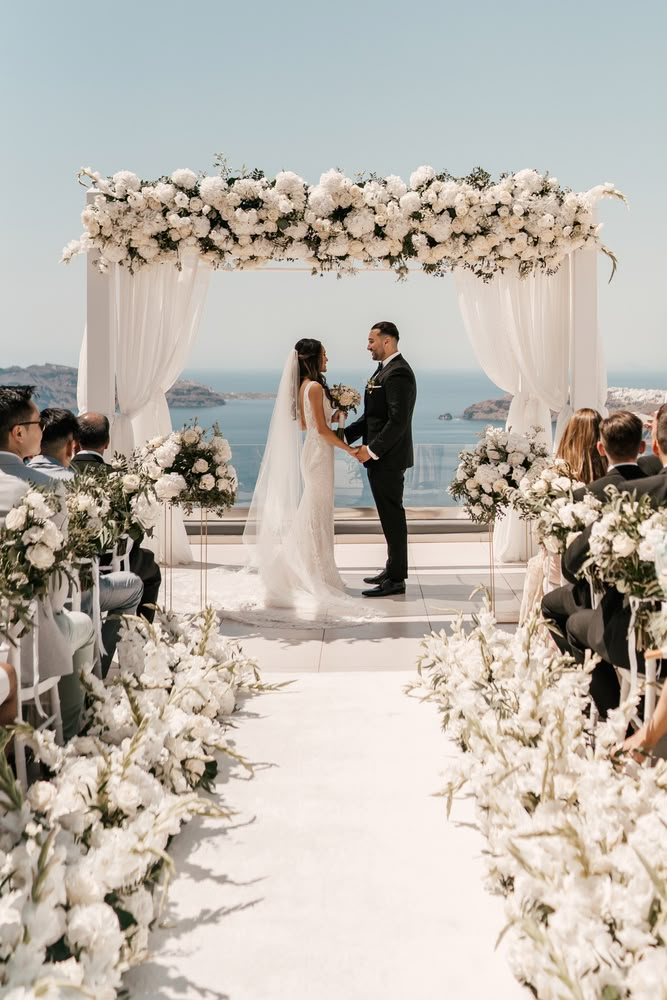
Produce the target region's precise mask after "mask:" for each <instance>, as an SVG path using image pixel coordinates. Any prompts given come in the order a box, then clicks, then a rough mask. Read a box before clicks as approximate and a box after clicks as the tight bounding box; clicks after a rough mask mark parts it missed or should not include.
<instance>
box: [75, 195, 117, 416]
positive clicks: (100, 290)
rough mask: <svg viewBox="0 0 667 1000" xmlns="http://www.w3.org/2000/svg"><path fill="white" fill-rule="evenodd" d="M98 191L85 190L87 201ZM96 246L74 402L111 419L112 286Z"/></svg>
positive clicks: (90, 256) (89, 267)
mask: <svg viewBox="0 0 667 1000" xmlns="http://www.w3.org/2000/svg"><path fill="white" fill-rule="evenodd" d="M97 193H98V192H97V191H95V190H94V189H93V190H91V191H88V193H87V195H86V203H87V204H91V202H93V201H94V199H95V196H96V195H97ZM98 256H99V253H98V251H97V250H89V251H88V253H87V254H86V329H85V331H84V334H83V343H82V344H81V352H80V355H79V378H78V384H77V403H78V407H79V413H86V412H96V413H104V414H105V415H106V416H107V417H108V418H109V420H110V421H113V417H114V413H115V411H116V351H115V342H114V338H113V337H112V334H111V287H112V282H111V278H110V276H109V275H108V274H101V273H100V271H99V270H98V268H97V266H96V263H95V262H96V260H97V258H98Z"/></svg>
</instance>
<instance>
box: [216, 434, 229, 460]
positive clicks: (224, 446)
mask: <svg viewBox="0 0 667 1000" xmlns="http://www.w3.org/2000/svg"><path fill="white" fill-rule="evenodd" d="M211 447H212V448H213V451H214V452H215V456H216V459H217V461H218V462H228V461H229V460H230V458H231V457H232V449H231V447H230V445H229V441H227V440H226V438H223V437H218V436H216V437H214V438H212V439H211Z"/></svg>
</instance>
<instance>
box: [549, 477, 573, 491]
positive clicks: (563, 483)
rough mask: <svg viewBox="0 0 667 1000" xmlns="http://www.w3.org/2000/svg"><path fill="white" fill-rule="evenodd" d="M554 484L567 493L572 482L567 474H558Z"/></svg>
mask: <svg viewBox="0 0 667 1000" xmlns="http://www.w3.org/2000/svg"><path fill="white" fill-rule="evenodd" d="M553 485H554V487H555V488H556V489H557V490H563V492H564V493H565V492H567V491H568V490H569V488H570V486H571V485H572V482H571V480H570V479H569V478H568V477H567V476H557V477H556V479H554V481H553Z"/></svg>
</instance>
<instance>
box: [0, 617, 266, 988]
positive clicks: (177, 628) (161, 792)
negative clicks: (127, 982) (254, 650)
mask: <svg viewBox="0 0 667 1000" xmlns="http://www.w3.org/2000/svg"><path fill="white" fill-rule="evenodd" d="M121 648H122V654H123V659H124V661H125V662H124V666H123V667H122V668H121V670H120V675H119V676H118V678H117V679H116V680H115V681H111V682H110V681H109V680H107V683H106V685H104V684H102V682H101V681H99V680H98V679H97V678H96V677H94V676H93V675H92V674H87V675H86V676H85V677H84V678H83V682H84V686H85V688H86V691H87V715H86V724H85V729H84V734H83V735H81V736H79V737H76V738H75V739H73V740H71V741H70V742H69V743H68V744H67V746H66V747H65V748H61V747H58V746H56V745H55V742H54V740H53V736H52V734H51V733H49V732H48V731H47V732H44V733H41V734H40V733H30V734H28V736H27V739H28V742H29V744H30V745H31V746H32V748H33V750H34V752H35V755H36V758H37V759H38V760H40V761H41V762H42V763H43V766H44V767H46V768H48V770H49V771H50V774H51V776H50V777H49V778H48V779H46V780H41V781H36V782H35V783H34V784H32V785H31V786H30V788H29V790H28V793H27V796H26V797H24V796H23V793H22V792H21V789H20V788H19V787H18V785H17V784H16V782H15V781H14V778H13V775H12V773H11V771H10V769H9V767H8V765H7V762H6V759H5V757H4V755H3V754H1V753H0V872H1V875H2V877H1V879H0V985H1V987H2V990H1V992H2V994H3V996H5V997H7V998H8V1000H10V998H11V1000H26V998H27V997H33V996H44V997H49V996H53V997H54V998H55V997H62V996H65V995H67V996H69V995H72V996H75V995H84V996H91V997H92V996H94V997H95V998H96V1000H112V998H114V997H115V996H116V995H117V993H118V991H119V990H120V989H121V976H122V973H123V972H124V971H125V970H126V969H127V968H129V967H130V966H131V965H134V964H136V963H138V962H140V961H142V960H143V959H144V958H145V957H146V952H147V944H148V931H149V927H150V925H151V923H152V921H153V920H154V919H155V918H156V916H157V915H158V914H159V911H160V908H161V906H162V904H163V902H164V892H165V890H166V886H167V882H168V879H169V874H170V869H171V867H172V862H171V861H170V859H169V856H168V855H167V853H166V848H167V846H168V843H169V840H170V838H171V837H173V836H174V835H175V834H176V833H178V831H179V829H180V827H181V826H182V824H183V823H185V822H187V821H188V820H189V819H191V818H192V817H193V816H195V815H219V816H224V815H226V813H225V811H224V810H223V809H221V808H220V807H219V806H217V805H215V804H214V802H213V801H211V800H210V799H206V798H203V797H202V796H201V794H200V793H199V792H198V789H211V788H212V786H213V781H214V778H215V774H216V754H219V753H222V754H225V755H227V756H230V757H232V758H233V759H234V760H236V761H237V762H239V763H240V764H241V765H242V766H246V767H247V765H245V763H244V762H243V761H241V759H240V758H239V757H238V756H237V755H236V754H235V753H234V752H233V751H232V750H231V749H230V747H229V746H228V744H227V741H226V737H225V719H226V718H228V717H229V715H230V714H231V712H232V711H233V710H234V707H235V704H236V701H237V698H238V697H239V694H240V693H241V692H243V691H246V692H248V691H252V690H255V689H257V688H259V686H260V685H259V677H258V673H257V669H256V666H255V664H254V663H253V662H252V661H251V660H248V659H246V658H245V657H244V656H243V654H242V652H241V650H240V648H239V647H238V645H237V644H236V643H235V642H231V641H229V640H227V639H225V638H224V637H223V636H221V635H220V634H219V632H218V630H217V620H216V616H215V614H214V612H213V611H212V609H210V608H209V609H207V610H206V611H205V612H204V613H202V614H201V615H199V616H196V617H194V618H192V619H178V618H176V617H173V616H170V617H167V616H164V615H162V616H158V618H157V619H156V622H155V624H154V625H152V626H151V625H148V624H147V623H146V622H145V621H143V620H142V619H127V620H126V622H125V626H124V631H123V635H122V639H121ZM0 733H1V734H2V736H1V738H0V742H1V743H2V745H4V744H6V742H7V740H8V738H9V733H8V732H7V731H4V730H0Z"/></svg>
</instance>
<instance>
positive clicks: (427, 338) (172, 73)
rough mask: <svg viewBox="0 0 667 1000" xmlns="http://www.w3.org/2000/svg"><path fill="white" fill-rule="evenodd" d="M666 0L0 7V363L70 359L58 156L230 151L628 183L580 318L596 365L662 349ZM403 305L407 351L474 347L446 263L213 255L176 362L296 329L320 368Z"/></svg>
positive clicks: (422, 362)
mask: <svg viewBox="0 0 667 1000" xmlns="http://www.w3.org/2000/svg"><path fill="white" fill-rule="evenodd" d="M666 10H667V8H666V7H665V5H664V3H659V2H653V0H648V2H637V3H635V4H629V3H627V2H624V3H620V2H616V0H605V2H600V0H578V2H574V0H561V2H559V3H558V4H537V3H535V2H534V0H531V2H526V0H515V2H504V3H499V2H497V0H496V2H489V0H477V2H475V3H470V4H461V3H459V2H457V3H453V2H450V0H440V2H437V0H422V2H421V3H419V4H406V3H395V2H393V0H392V2H387V0H385V2H382V3H379V2H372V3H363V2H356V3H354V2H349V0H339V2H337V3H335V4H333V3H330V4H315V3H312V2H310V3H306V2H302V0H298V2H285V3H282V4H279V3H275V2H271V3H269V2H264V0H259V2H254V3H252V2H247V3H236V4H231V3H224V2H222V0H200V2H196V3H192V4H185V3H183V2H180V3H176V2H173V0H161V2H160V3H157V2H155V0H134V2H133V3H127V2H124V0H116V2H115V3H113V4H110V5H95V6H93V5H84V4H81V3H79V2H76V3H75V2H72V0H60V2H58V3H53V2H52V0H39V2H30V0H26V2H25V3H22V4H17V3H14V4H11V5H10V4H6V5H3V16H2V20H3V24H2V29H3V30H2V40H1V41H0V46H1V49H0V54H1V58H0V73H1V74H2V93H3V112H2V132H3V140H4V141H3V154H2V158H1V159H0V174H1V175H2V182H3V183H2V187H3V191H4V198H3V202H4V204H3V240H2V249H1V251H0V253H1V254H2V264H1V266H2V275H3V279H4V280H3V294H2V298H1V300H0V301H1V303H2V313H3V315H2V327H3V334H2V348H3V350H2V355H1V359H0V365H5V364H28V363H35V362H42V361H53V362H61V363H76V360H77V357H78V350H79V343H80V339H81V334H82V330H83V323H84V292H85V284H84V278H85V267H84V262H83V260H78V261H75V262H74V263H73V264H71V265H70V266H69V267H65V266H64V265H61V264H59V263H58V259H59V256H60V250H61V248H62V246H63V245H64V244H65V243H66V242H67V241H68V240H69V239H71V238H73V237H76V236H78V235H79V232H80V221H79V216H80V211H81V208H82V205H83V194H84V193H83V189H82V188H80V187H79V186H78V185H77V183H76V177H75V173H76V170H77V169H78V168H79V167H80V166H82V165H86V166H87V165H90V166H92V167H93V169H96V170H99V171H100V172H101V173H103V174H111V173H113V172H114V171H116V170H120V169H130V170H134V171H135V172H137V173H138V174H140V175H141V176H142V177H144V178H146V179H149V178H153V177H156V176H158V175H160V174H163V173H170V172H171V171H172V170H173V169H175V168H176V167H184V166H188V167H191V168H192V169H194V170H200V169H204V170H209V171H210V172H213V155H214V153H216V152H218V151H224V152H225V153H226V154H227V156H228V158H229V160H230V161H231V163H232V164H233V165H237V166H238V165H241V164H246V165H247V166H249V167H254V166H258V167H261V168H263V169H264V170H265V171H266V172H267V173H268V174H273V173H275V172H276V171H278V170H280V169H291V170H295V171H296V172H297V173H300V174H301V175H302V176H303V177H305V178H306V179H307V180H309V181H316V180H317V178H318V177H319V175H320V173H322V172H323V171H324V170H326V169H328V168H329V167H332V166H338V167H341V168H343V169H344V170H345V171H347V172H349V173H354V172H356V171H360V170H373V171H376V172H378V173H382V174H388V173H398V174H401V175H403V176H404V177H405V176H407V175H408V174H409V173H410V171H411V170H412V169H414V168H415V167H416V166H418V165H420V164H422V163H430V164H432V165H433V166H434V167H436V169H437V168H444V167H446V168H447V169H449V170H450V171H452V172H453V173H456V174H464V173H467V172H468V171H469V170H470V169H471V168H473V167H475V166H477V165H481V166H484V167H485V168H486V169H488V170H489V171H491V172H492V173H499V172H500V171H503V170H518V169H521V168H523V167H535V168H537V169H540V170H549V171H550V172H551V173H552V174H554V175H555V176H556V177H558V179H559V180H560V181H561V183H563V184H566V185H568V186H570V187H573V188H575V189H584V188H588V187H591V186H592V185H594V184H597V183H600V182H603V181H613V182H614V183H615V184H616V185H617V186H618V187H619V188H621V189H622V190H623V191H624V192H625V193H626V195H627V197H628V199H629V201H630V205H631V210H630V211H629V212H628V211H627V210H626V209H625V208H624V207H623V206H622V205H621V204H620V203H616V202H613V203H608V204H605V205H603V207H602V220H603V221H604V223H605V232H604V238H605V240H606V242H607V243H608V245H609V246H610V247H612V248H613V249H614V251H615V252H616V253H617V254H618V257H619V262H620V270H619V272H618V273H617V275H616V277H615V278H614V281H613V282H612V284H611V285H607V284H606V275H607V262H606V259H605V258H603V259H601V262H600V274H601V280H600V300H601V310H600V314H601V326H602V330H603V335H604V338H605V343H606V350H607V359H608V364H609V367H611V368H617V369H618V368H622V367H624V366H625V367H634V368H639V369H648V368H653V367H657V368H659V369H661V370H663V369H665V368H667V348H665V346H664V345H665V342H666V339H667V338H666V337H665V293H664V283H665V279H664V260H665V246H664V239H663V230H664V228H665V195H664V186H665V181H664V173H665V163H666V162H667V156H666V153H667V148H666V147H667V140H666V138H665V134H666V130H665V90H666V88H665V47H666V42H667V31H666V28H667V14H666ZM380 318H382V319H394V320H395V321H396V322H398V324H399V326H400V327H401V330H402V334H403V342H402V343H403V346H404V350H405V353H406V355H407V356H408V357H409V358H410V359H411V360H412V361H414V362H415V363H416V364H417V365H418V366H419V367H425V366H427V365H428V366H429V367H434V368H446V367H453V368H466V367H473V366H474V361H473V358H472V354H471V352H470V349H469V347H468V345H467V343H466V340H465V334H464V331H463V327H462V324H461V321H460V319H459V317H458V313H457V308H456V302H455V297H454V287H453V281H452V280H451V278H444V279H436V278H427V277H423V276H420V275H417V276H412V277H411V278H410V279H409V281H408V282H407V284H401V285H398V284H397V283H396V282H395V280H394V279H393V278H392V277H391V276H389V275H386V276H385V275H377V274H368V275H362V276H359V277H357V278H354V279H343V280H341V281H336V280H335V278H326V279H317V278H311V277H310V276H309V275H297V274H293V275H286V276H282V275H272V274H264V275H262V274H239V275H227V274H224V275H223V274H220V273H218V274H214V275H213V277H212V282H211V294H210V295H209V300H208V303H207V307H206V311H205V315H204V319H203V324H202V331H201V335H200V339H199V343H198V345H197V346H196V348H195V351H194V353H193V356H192V358H191V361H190V366H191V367H199V368H201V367H204V366H210V367H214V368H224V367H230V368H238V367H251V366H253V365H261V366H262V367H273V366H274V365H277V364H279V363H281V362H282V359H283V358H284V356H285V351H286V349H287V348H288V347H289V346H291V344H293V343H294V341H295V340H296V339H297V338H298V337H300V336H304V335H312V336H319V337H320V338H321V339H323V340H324V341H325V343H326V344H327V348H328V350H329V355H330V358H331V362H332V364H331V367H332V369H334V368H335V366H336V364H340V365H341V366H349V365H353V364H355V363H356V362H357V361H358V362H359V363H360V364H365V363H366V356H365V354H364V345H365V337H366V333H367V329H368V327H369V326H370V325H371V323H372V322H374V321H376V320H378V319H380Z"/></svg>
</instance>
